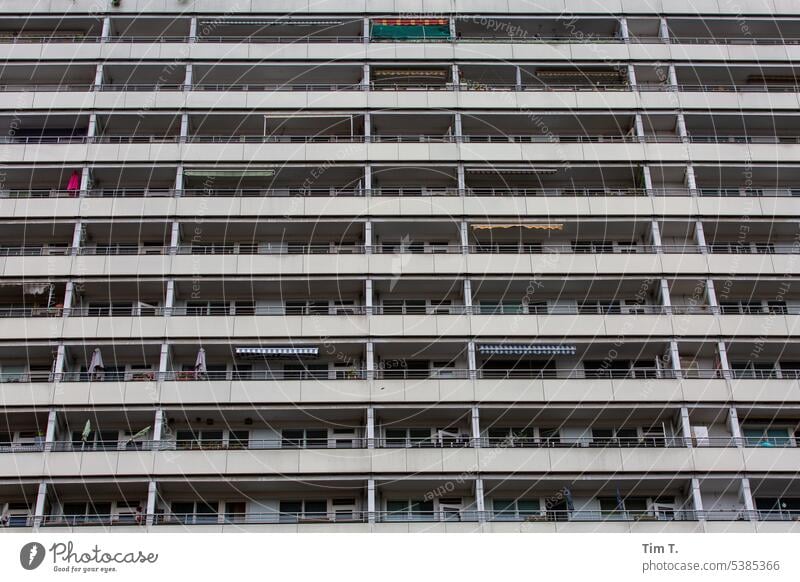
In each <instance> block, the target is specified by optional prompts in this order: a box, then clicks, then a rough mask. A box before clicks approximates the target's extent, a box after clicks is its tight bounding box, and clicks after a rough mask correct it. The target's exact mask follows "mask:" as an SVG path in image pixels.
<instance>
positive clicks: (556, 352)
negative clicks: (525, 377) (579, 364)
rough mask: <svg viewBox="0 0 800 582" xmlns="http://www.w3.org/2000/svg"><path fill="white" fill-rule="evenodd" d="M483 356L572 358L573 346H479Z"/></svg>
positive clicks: (573, 353)
mask: <svg viewBox="0 0 800 582" xmlns="http://www.w3.org/2000/svg"><path fill="white" fill-rule="evenodd" d="M478 353H480V354H482V355H485V356H574V355H575V346H572V345H563V344H480V345H478Z"/></svg>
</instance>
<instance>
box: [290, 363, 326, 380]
mask: <svg viewBox="0 0 800 582" xmlns="http://www.w3.org/2000/svg"><path fill="white" fill-rule="evenodd" d="M283 376H284V379H286V380H311V379H315V378H316V379H318V380H326V379H327V378H328V365H327V364H307V365H303V364H291V365H290V364H287V365H285V366H284V367H283Z"/></svg>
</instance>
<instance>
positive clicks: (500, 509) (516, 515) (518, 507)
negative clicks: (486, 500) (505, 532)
mask: <svg viewBox="0 0 800 582" xmlns="http://www.w3.org/2000/svg"><path fill="white" fill-rule="evenodd" d="M492 510H493V513H494V516H495V518H496V519H507V520H517V519H526V518H530V517H531V516H533V515H540V514H541V507H540V505H539V500H538V499H494V500H493V501H492Z"/></svg>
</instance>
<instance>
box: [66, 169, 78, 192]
mask: <svg viewBox="0 0 800 582" xmlns="http://www.w3.org/2000/svg"><path fill="white" fill-rule="evenodd" d="M80 189H81V174H80V172H78V170H73V171H72V175H71V176H70V177H69V182H67V192H77V191H78V190H80Z"/></svg>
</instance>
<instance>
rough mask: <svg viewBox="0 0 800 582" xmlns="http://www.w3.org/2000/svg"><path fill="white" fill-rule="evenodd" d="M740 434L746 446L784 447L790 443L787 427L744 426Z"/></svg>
mask: <svg viewBox="0 0 800 582" xmlns="http://www.w3.org/2000/svg"><path fill="white" fill-rule="evenodd" d="M742 436H743V437H744V442H745V444H746V445H747V446H748V447H786V446H789V445H790V444H791V438H790V432H789V429H788V428H770V427H752V426H744V427H742Z"/></svg>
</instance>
